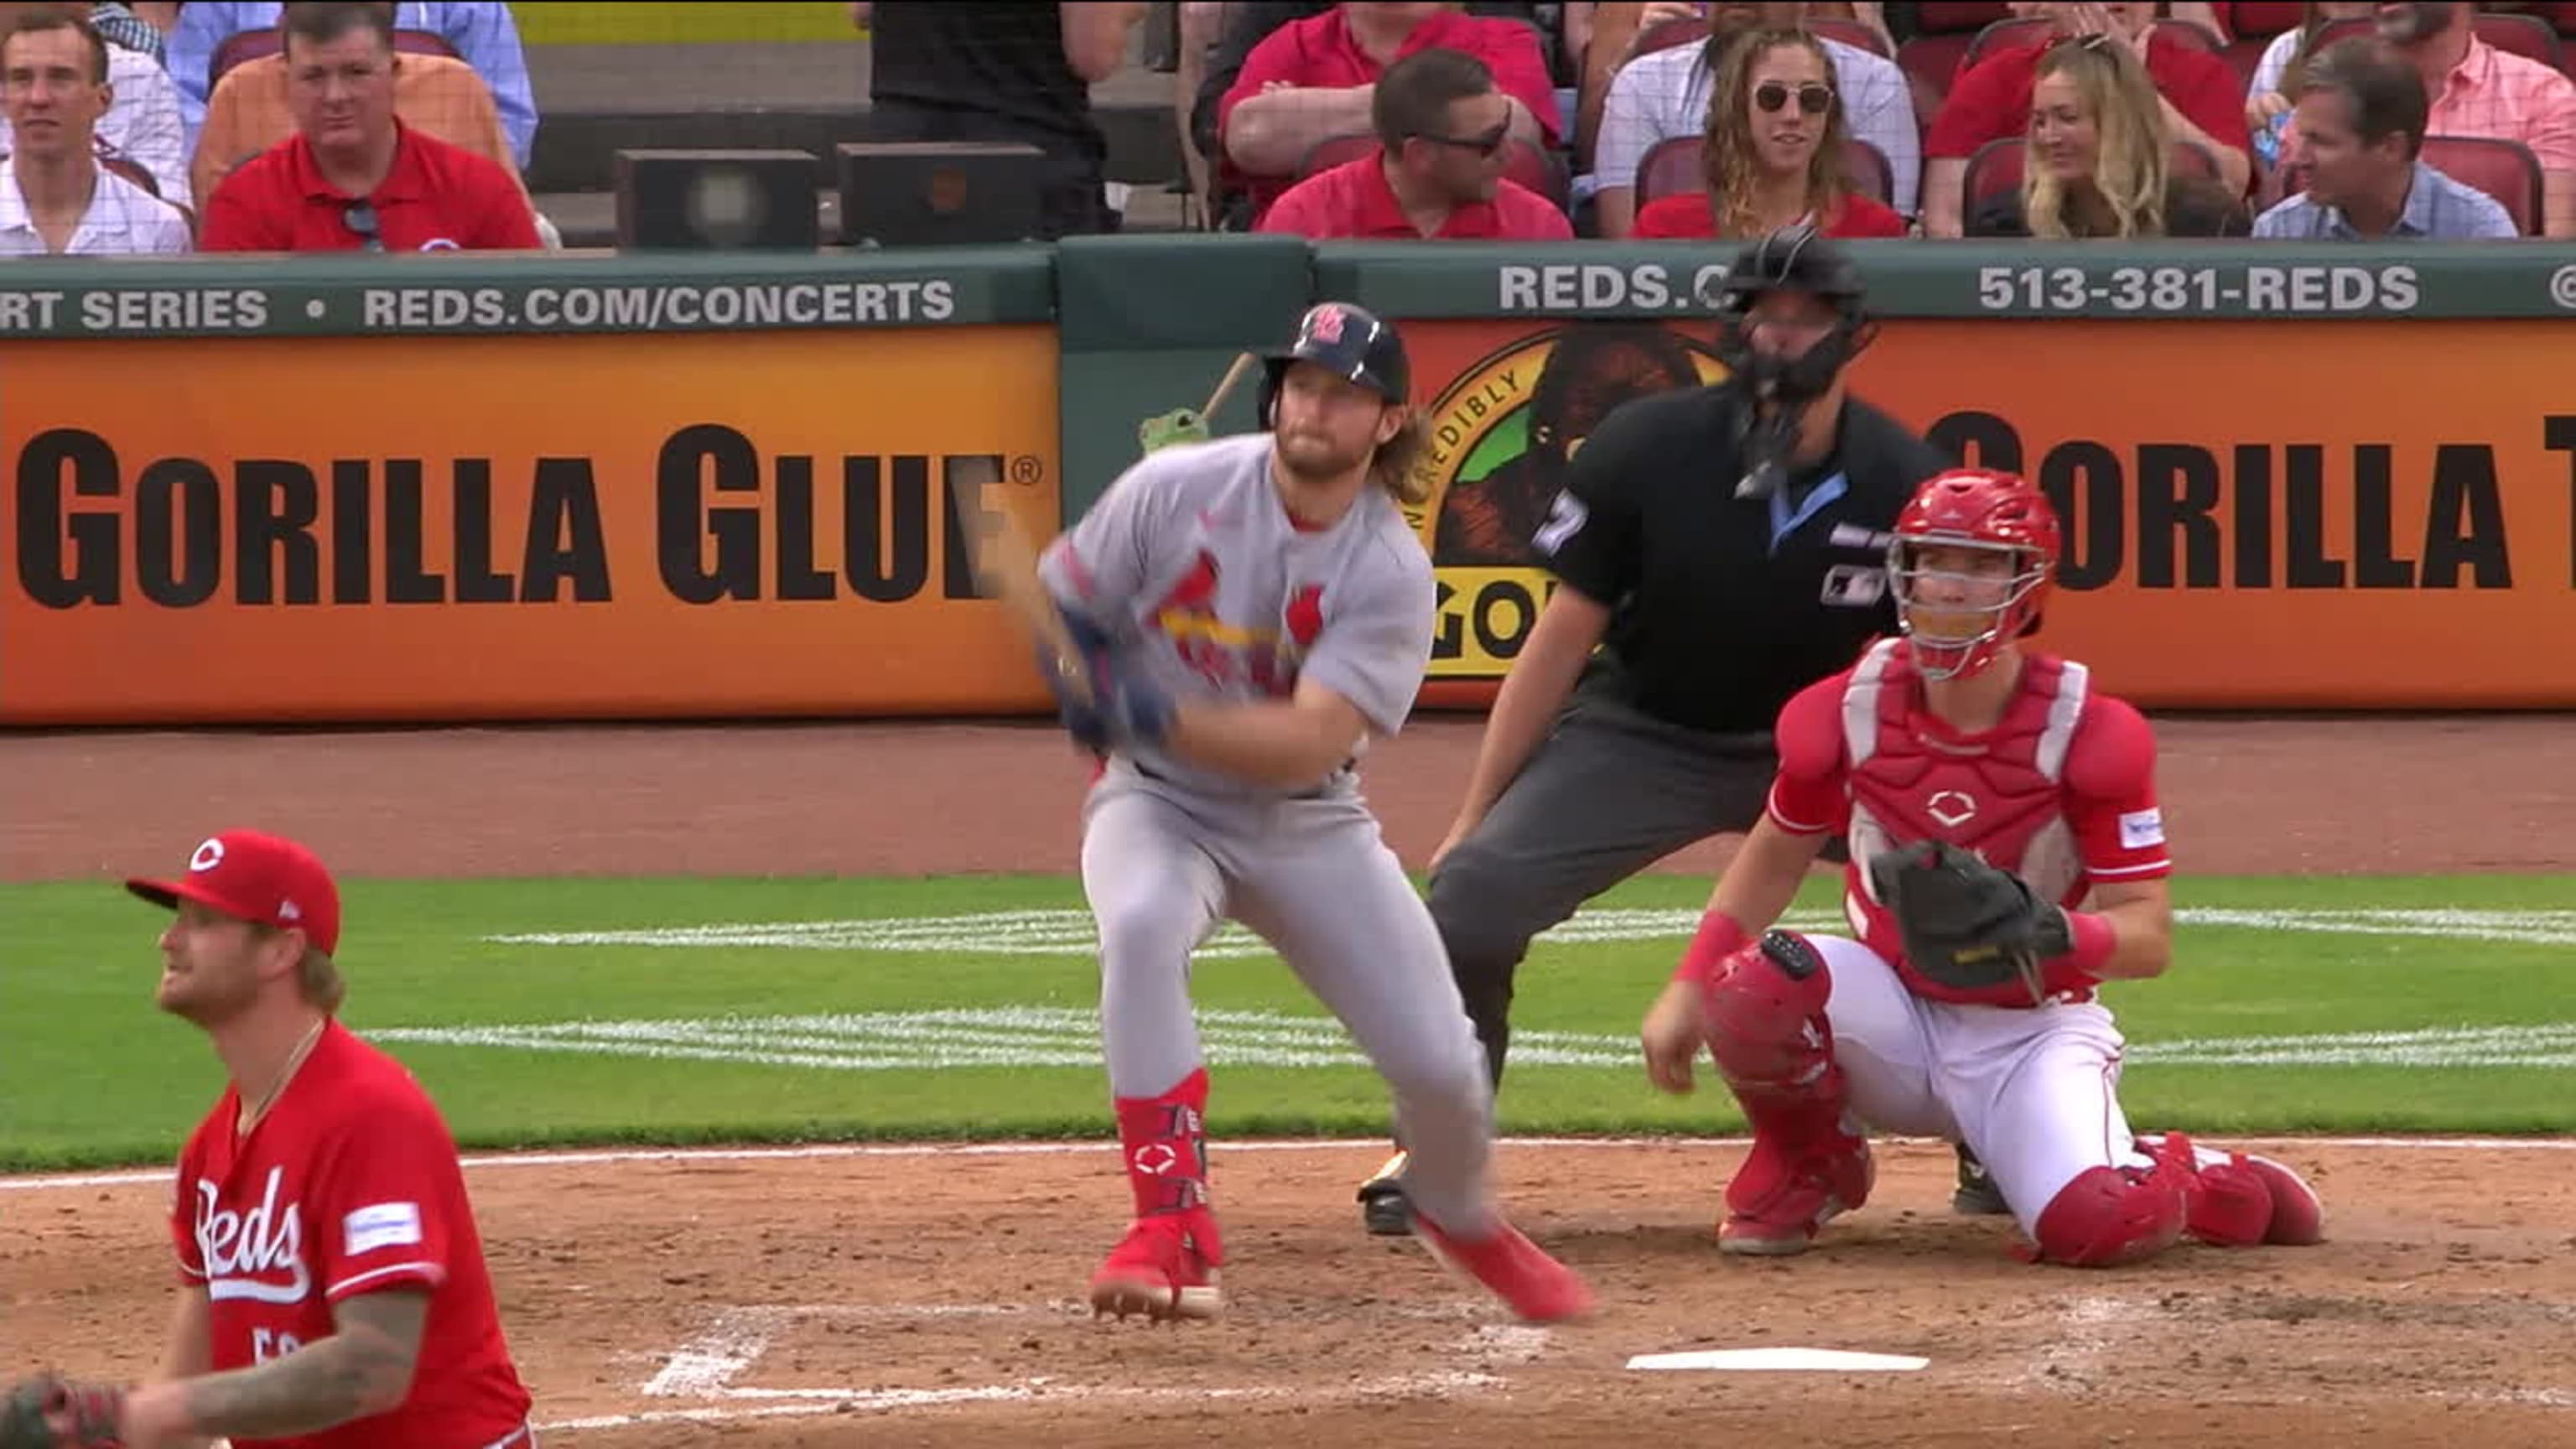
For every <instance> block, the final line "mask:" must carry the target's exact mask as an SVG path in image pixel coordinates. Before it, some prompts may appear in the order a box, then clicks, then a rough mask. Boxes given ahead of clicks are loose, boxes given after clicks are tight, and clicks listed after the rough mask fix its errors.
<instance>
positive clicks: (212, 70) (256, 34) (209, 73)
mask: <svg viewBox="0 0 2576 1449" xmlns="http://www.w3.org/2000/svg"><path fill="white" fill-rule="evenodd" d="M285 48H286V33H285V32H284V31H282V30H280V29H279V28H278V27H276V26H274V25H263V26H261V27H260V28H258V29H257V30H236V31H234V32H233V33H232V34H230V35H227V36H225V37H224V39H223V43H222V44H220V45H217V46H216V47H215V58H214V60H213V61H212V62H211V63H210V64H209V65H208V66H207V67H206V87H207V90H208V92H209V93H212V91H213V89H214V84H215V82H217V81H219V80H222V79H223V78H224V72H226V71H228V70H231V69H232V68H233V67H235V66H237V65H240V64H242V63H244V62H245V61H253V60H258V59H260V58H261V57H263V56H270V55H276V54H279V53H280V52H282V51H284V50H285ZM394 49H395V50H396V51H397V52H400V53H401V54H404V55H440V56H445V57H447V58H448V59H449V60H461V59H463V57H461V56H459V55H458V54H457V53H456V47H455V46H453V45H450V44H448V43H447V37H446V36H443V35H440V34H439V33H438V32H436V31H434V30H397V31H395V32H394Z"/></svg>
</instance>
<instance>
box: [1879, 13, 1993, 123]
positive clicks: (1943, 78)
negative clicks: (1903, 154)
mask: <svg viewBox="0 0 2576 1449" xmlns="http://www.w3.org/2000/svg"><path fill="white" fill-rule="evenodd" d="M1976 39H1977V38H1976V36H1975V35H1974V34H1970V33H1962V32H1944V33H1941V34H1937V35H1918V36H1916V37H1914V38H1913V39H1912V40H1909V41H1907V42H1905V43H1904V44H1903V45H1900V46H1898V47H1897V48H1896V66H1897V69H1899V70H1902V71H1904V72H1905V83H1906V85H1907V86H1908V87H1909V88H1911V89H1912V90H1913V92H1914V121H1915V124H1916V125H1918V126H1921V127H1923V128H1925V129H1926V130H1929V129H1930V128H1931V125H1932V118H1933V117H1934V116H1937V115H1939V114H1940V113H1941V103H1942V102H1943V101H1944V100H1946V99H1948V98H1949V95H1950V83H1951V82H1952V81H1954V80H1957V79H1958V78H1959V69H1960V62H1962V61H1963V60H1965V59H1966V58H1967V54H1968V47H1969V46H1971V45H1974V44H1975V43H1976Z"/></svg>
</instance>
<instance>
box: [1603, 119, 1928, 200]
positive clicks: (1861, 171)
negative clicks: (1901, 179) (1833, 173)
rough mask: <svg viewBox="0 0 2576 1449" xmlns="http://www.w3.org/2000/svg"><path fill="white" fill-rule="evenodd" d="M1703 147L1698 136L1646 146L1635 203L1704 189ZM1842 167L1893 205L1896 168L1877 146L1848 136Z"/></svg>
mask: <svg viewBox="0 0 2576 1449" xmlns="http://www.w3.org/2000/svg"><path fill="white" fill-rule="evenodd" d="M1703 149H1704V148H1703V146H1702V143H1701V140H1700V138H1699V137H1697V136H1672V137H1668V138H1666V139H1664V140H1661V141H1657V142H1656V143H1655V144H1654V145H1653V146H1651V147H1649V148H1647V151H1646V154H1645V156H1644V158H1643V159H1641V160H1639V161H1638V163H1637V204H1638V205H1639V206H1644V205H1645V204H1646V203H1647V202H1649V201H1653V200H1655V199H1656V198H1657V197H1662V196H1673V195H1678V194H1681V193H1684V192H1692V191H1705V190H1707V189H1708V178H1707V175H1706V170H1707V168H1706V167H1704V166H1703V165H1702V164H1701V162H1700V157H1701V155H1702V152H1703ZM1843 169H1844V171H1845V172H1847V173H1848V174H1849V175H1850V177H1851V183H1852V189H1853V190H1855V191H1858V192H1860V193H1861V194H1862V195H1864V196H1868V197H1870V198H1872V199H1874V200H1876V201H1878V202H1879V203H1880V204H1882V205H1887V206H1893V205H1895V195H1896V171H1895V168H1894V167H1892V166H1890V165H1889V164H1888V161H1887V157H1886V155H1885V154H1884V153H1882V152H1881V151H1880V150H1879V149H1878V148H1877V147H1876V146H1873V145H1871V144H1870V143H1869V142H1867V141H1864V140H1861V139H1860V138H1858V137H1856V136H1855V137H1850V138H1847V139H1846V140H1845V141H1844V142H1843Z"/></svg>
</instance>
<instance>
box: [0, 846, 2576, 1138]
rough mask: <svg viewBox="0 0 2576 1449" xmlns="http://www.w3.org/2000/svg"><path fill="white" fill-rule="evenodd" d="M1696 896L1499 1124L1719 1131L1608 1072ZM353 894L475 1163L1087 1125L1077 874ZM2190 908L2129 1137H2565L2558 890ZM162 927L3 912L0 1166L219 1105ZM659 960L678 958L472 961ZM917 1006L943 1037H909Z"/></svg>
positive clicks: (5, 898)
mask: <svg viewBox="0 0 2576 1449" xmlns="http://www.w3.org/2000/svg"><path fill="white" fill-rule="evenodd" d="M1705 889H1706V883H1705V882H1704V881H1700V880H1697V879H1682V878H1647V879H1644V880H1640V881H1637V882H1633V883H1631V884H1629V885H1627V886H1625V887H1622V888H1621V889H1619V890H1618V891H1616V892H1613V893H1612V894H1611V895H1609V896H1607V897H1605V898H1603V899H1602V900H1601V901H1599V902H1597V903H1596V904H1595V905H1594V906H1593V907H1590V908H1588V909H1587V910H1586V912H1585V913H1584V914H1583V915H1582V916H1578V917H1577V919H1576V921H1575V922H1574V923H1573V924H1572V925H1571V926H1569V927H1568V928H1567V930H1566V931H1565V932H1564V933H1562V935H1561V937H1559V938H1551V939H1548V940H1544V941H1542V942H1541V943H1540V945H1539V947H1538V948H1537V950H1536V951H1535V952H1534V954H1533V956H1532V959H1531V961H1530V963H1529V965H1528V966H1527V967H1526V968H1524V972H1523V977H1522V985H1521V990H1520V997H1519V1002H1518V1005H1517V1007H1516V1010H1515V1014H1514V1025H1515V1031H1516V1036H1515V1043H1516V1044H1515V1051H1514V1058H1513V1061H1514V1066H1513V1071H1512V1075H1511V1078H1510V1080H1509V1082H1508V1084H1507V1089H1506V1091H1505V1092H1504V1094H1503V1101H1502V1108H1503V1119H1504V1125H1505V1127H1506V1128H1507V1129H1508V1130H1511V1131H1515V1132H1581V1133H1613V1132H1702V1131H1717V1130H1724V1131H1734V1130H1737V1129H1738V1128H1740V1126H1741V1118H1740V1117H1739V1116H1738V1115H1737V1114H1736V1113H1735V1111H1734V1110H1733V1106H1732V1103H1731V1102H1730V1101H1729V1099H1728V1098H1727V1097H1726V1095H1725V1093H1724V1091H1723V1089H1722V1088H1718V1087H1715V1086H1714V1085H1713V1084H1710V1085H1704V1086H1703V1089H1702V1092H1701V1094H1700V1095H1699V1096H1698V1097H1696V1098H1694V1099H1691V1100H1688V1101H1676V1100H1673V1099H1669V1098H1665V1097H1661V1096H1658V1095H1657V1094H1655V1093H1653V1092H1652V1091H1651V1090H1649V1089H1648V1088H1647V1086H1646V1085H1645V1082H1644V1079H1643V1075H1642V1073H1641V1072H1640V1071H1639V1070H1638V1068H1637V1067H1636V1065H1635V1064H1634V1060H1633V1057H1634V1045H1633V1044H1634V1033H1635V1029H1636V1023H1637V1018H1638V1015H1639V1013H1640V1011H1641V1010H1642V1009H1643V1007H1644V1006H1645V1004H1646V1002H1647V1001H1648V1000H1649V999H1650V998H1651V997H1652V995H1653V994H1654V991H1655V990H1656V988H1657V987H1658V986H1659V985H1660V983H1661V982H1662V981H1663V979H1664V977H1665V975H1666V973H1667V972H1668V970H1669V969H1670V963H1671V961H1672V959H1673V957H1674V954H1675V953H1676V952H1677V951H1678V949H1679V947H1680V944H1681V940H1682V937H1683V936H1684V935H1685V934H1686V933H1687V922H1688V920H1689V917H1690V914H1691V912H1692V911H1693V910H1695V908H1696V906H1697V904H1698V903H1699V901H1700V899H1701V898H1702V894H1703V892H1704V891H1705ZM347 892H348V902H347V914H348V926H347V933H346V939H345V940H344V941H343V943H342V948H341V951H340V957H341V960H342V962H343V964H344V965H345V967H346V968H347V971H348V974H349V977H350V980H351V994H350V1000H349V1004H348V1007H347V1010H346V1013H345V1015H346V1019H347V1020H348V1022H349V1023H350V1024H351V1025H352V1026H353V1027H355V1028H357V1029H358V1030H360V1031H362V1032H365V1033H369V1034H371V1035H377V1036H378V1037H379V1038H380V1039H382V1040H384V1041H385V1043H386V1045H387V1046H388V1047H389V1048H390V1049H391V1050H392V1051H394V1052H395V1054H396V1055H398V1056H400V1057H401V1058H402V1059H403V1060H404V1061H406V1062H408V1063H410V1064H411V1065H412V1067H413V1068H414V1069H415V1070H416V1071H417V1072H418V1073H419V1074H420V1076H421V1079H422V1080H423V1081H424V1082H425V1083H427V1084H428V1086H429V1087H430V1089H431V1090H432V1091H433V1092H434V1093H435V1094H436V1095H437V1097H438V1098H439V1100H440V1101H441V1103H442V1104H443V1105H444V1106H445V1108H446V1110H447V1112H448V1115H449V1119H450V1121H451V1122H452V1123H453V1125H454V1127H455V1129H456V1132H457V1135H458V1136H459V1138H460V1139H462V1140H463V1141H464V1142H466V1143H467V1144H468V1145H475V1146H486V1147H491V1146H509V1145H533V1144H566V1143H577V1142H599V1141H665V1142H689V1141H703V1140H714V1139H723V1140H782V1139H783V1140H812V1139H868V1138H877V1139H885V1138H920V1137H983V1136H997V1135H1013V1136H1018V1135H1028V1136H1058V1135H1084V1136H1091V1135H1098V1134H1101V1133H1104V1132H1105V1131H1106V1130H1107V1122H1108V1116H1107V1101H1106V1086H1105V1082H1104V1078H1103V1075H1102V1072H1101V1069H1100V1065H1099V1058H1098V1045H1097V1038H1096V1031H1095V1028H1094V1026H1093V1024H1092V1022H1091V1020H1090V1013H1091V1009H1092V1007H1093V1006H1094V1005H1095V1003H1096V1001H1097V987H1096V977H1095V968H1094V966H1093V963H1092V961H1091V958H1090V956H1089V954H1088V944H1087V943H1088V928H1087V919H1086V918H1085V917H1083V916H1082V915H1081V914H1080V906H1081V896H1080V893H1079V889H1078V887H1077V886H1076V884H1075V883H1074V882H1072V881H1070V880H1064V879H1053V878H1026V877H1020V878H1013V877H976V878H956V879H933V880H806V879H798V880H704V879H687V880H562V881H485V882H437V883H427V882H403V881H356V882H352V883H350V884H349V886H348V887H347ZM1831 903H1832V895H1831V893H1830V891H1828V890H1825V889H1823V888H1822V887H1821V885H1820V886H1819V887H1818V888H1816V889H1812V890H1810V892H1809V893H1808V895H1807V897H1806V898H1805V899H1804V900H1803V901H1802V903H1801V907H1800V910H1801V911H1802V912H1804V913H1806V914H1807V915H1808V916H1809V917H1810V918H1812V919H1816V920H1817V921H1818V923H1819V924H1821V923H1822V921H1821V917H1822V914H1823V912H1824V911H1826V910H1827V909H1829V908H1830V906H1831ZM2179 903H2180V904H2181V905H2182V906H2183V907H2184V909H2185V910H2186V912H2188V913H2196V918H2195V919H2192V920H2189V921H2187V923H2186V924H2185V926H2184V927H2183V931H2182V944H2181V958H2180V961H2179V964H2178V965H2177V967H2176V968H2175V970H2174V971H2173V973H2172V974H2170V975H2169V976H2167V977H2166V978H2165V979H2163V980H2161V981H2156V982H2148V983H2133V984H2125V985H2120V986H2115V987H2113V988H2112V989H2111V992H2110V995H2109V999H2110V1001H2111V1003H2112V1004H2113V1006H2114V1007H2115V1008H2116V1009H2117V1010H2118V1011H2119V1013H2120V1016H2121V1020H2122V1024H2123V1026H2124V1027H2125V1029H2126V1030H2127V1032H2128V1035H2129V1038H2130V1041H2131V1047H2132V1059H2131V1062H2130V1065H2129V1067H2128V1076H2127V1080H2126V1084H2125V1089H2124V1096H2125V1098H2126V1100H2127V1101H2128V1103H2129V1106H2130V1110H2131V1114H2132V1116H2133V1118H2135V1119H2136V1120H2137V1121H2138V1122H2139V1123H2140V1124H2141V1125H2142V1126H2148V1125H2153V1126H2175V1127H2182V1128H2187V1129H2194V1130H2200V1131H2206V1132H2220V1133H2226V1132H2237V1133H2256V1132H2263V1133H2270V1132H2288V1131H2309V1130H2322V1131H2343V1132H2366V1131H2379V1130H2386V1131H2445V1132H2454V1131H2456V1132H2471V1131H2476V1132H2488V1131H2492V1132H2508V1133H2536V1132H2556V1131H2563V1130H2566V1129H2567V1128H2568V1127H2569V1126H2570V1113H2569V1110H2568V1108H2567V1106H2566V1098H2567V1090H2568V1087H2569V1084H2570V1080H2571V1078H2570V1075H2569V1069H2570V1067H2571V1066H2576V952H2571V951H2570V949H2569V947H2570V945H2576V880H2571V879H2570V878H2567V877H2528V876H2526V877H2451V878H2439V879H2386V878H2376V879H2323V880H2320V879H2297V880H2289V879H2279V880H2274V879H2259V880H2258V879H2239V880H2193V881H2187V882H2184V883H2182V884H2181V885H2180V887H2179ZM2363 912H2381V913H2395V914H2384V915H2379V916H2375V917H2374V916H2364V915H2356V914H2352V913H2363ZM2432 912H2449V913H2451V914H2450V915H2448V916H2434V915H2430V914H2427V913H2432ZM994 913H1018V914H1015V915H996V914H994ZM2211 913H2216V914H2215V915H2214V916H2213V915H2212V914H2211ZM2229 913H2234V914H2229ZM2284 913H2287V914H2284ZM2336 913H2342V914H2336ZM159 925H160V918H159V916H158V913H156V912H155V911H154V910H152V908H150V907H148V906H146V905H144V904H143V903H141V902H139V901H135V900H133V899H132V898H130V897H128V896H126V895H125V894H124V892H123V891H122V890H120V889H118V888H116V887H115V886H113V885H108V884H79V885H72V884H49V885H13V886H5V887H0V962H5V963H6V977H5V980H6V989H5V992H0V1008H5V1014H0V1169H10V1170H24V1169H31V1168H46V1167H62V1166H76V1165H109V1164H122V1163H135V1162H157V1161H161V1160H163V1159H165V1158H167V1157H168V1156H169V1155H170V1154H171V1153H172V1152H174V1151H175V1150H176V1148H177V1145H178V1143H179V1141H180V1139H181V1138H182V1136H184V1134H185V1132H186V1130H187V1128H188V1127H189V1126H191V1125H192V1124H193V1123H194V1121H195V1120H196V1118H197V1117H198V1116H199V1115H200V1114H202V1112H203V1111H204V1110H205V1108H206V1107H207V1105H208V1104H209V1103H210V1102H211V1101H212V1099H213V1096H214V1094H215V1093H216V1092H217V1091H218V1090H220V1077H219V1072H218V1069H217V1067H216V1065H215V1062H214V1060H213V1057H212V1055H211V1053H210V1052H209V1051H208V1050H207V1048H206V1046H205V1043H204V1040H203V1038H202V1037H200V1036H199V1035H198V1034H197V1033H196V1032H195V1031H194V1030H193V1029H191V1028H189V1027H187V1026H186V1025H184V1024H183V1023H180V1022H176V1021H173V1020H169V1019H165V1018H163V1017H161V1016H159V1015H158V1014H157V1013H156V1012H155V1011H154V1010H153V1008H152V1006H151V1000H150V998H151V989H152V982H153V978H154V976H155V975H156V973H157V971H158V958H157V955H156V952H155V950H154V947H153V936H154V934H155V933H156V932H157V931H158V929H159ZM708 927H723V928H726V929H722V930H715V931H709V930H707V929H705V928H708ZM654 931H659V932H664V933H676V932H684V931H687V932H694V934H693V935H691V936H687V937H682V936H678V935H671V934H666V935H663V936H660V937H654V938H652V939H653V940H655V941H657V942H661V943H662V944H643V943H640V942H639V941H637V940H634V939H627V940H618V939H609V940H580V941H575V942H572V943H563V942H561V941H555V942H552V943H541V942H535V941H525V940H523V941H496V940H494V939H491V938H494V937H503V936H532V935H533V936H545V937H552V938H561V937H592V936H597V935H599V934H601V933H620V932H623V933H635V932H654ZM1005 947H1007V948H1009V949H1003V948H1005ZM1197 981H1198V985H1197V997H1198V1000H1199V1003H1200V1005H1201V1008H1202V1011H1203V1013H1205V1020H1204V1021H1203V1026H1204V1027H1205V1029H1206V1033H1207V1036H1208V1040H1209V1045H1210V1054H1211V1056H1212V1057H1213V1058H1214V1060H1215V1062H1216V1078H1217V1081H1216V1091H1215V1096H1214V1100H1213V1101H1212V1103H1211V1108H1210V1116H1211V1119H1212V1126H1213V1127H1214V1129H1215V1130H1216V1131H1218V1132H1219V1133H1221V1134H1226V1135H1238V1136H1239V1135H1250V1134H1260V1133H1307V1132H1323V1133H1350V1134H1373V1133H1376V1132H1379V1131H1382V1130H1383V1128H1384V1125H1385V1099H1384V1094H1383V1091H1382V1090H1381V1089H1380V1087H1379V1086H1378V1084H1377V1082H1376V1079H1375V1078H1374V1076H1372V1075H1371V1074H1370V1073H1369V1072H1368V1071H1367V1070H1366V1069H1365V1068H1363V1067H1360V1066H1357V1065H1354V1064H1352V1063H1351V1061H1350V1060H1349V1047H1348V1043H1347V1041H1346V1040H1345V1039H1343V1038H1342V1037H1341V1036H1340V1034H1339V1032H1338V1029H1337V1028H1334V1027H1333V1026H1332V1025H1331V1024H1330V1023H1329V1021H1325V1020H1323V1019H1322V1012H1321V1010H1320V1008H1318V1007H1317V1006H1315V1005H1314V1003H1313V1002H1312V1001H1311V1000H1310V999H1309V998H1307V997H1306V996H1305V995H1304V993H1303V992H1302V990H1300V989H1299V988H1298V986H1297V985H1296V983H1295V982H1294V980H1293V979H1292V978H1291V977H1290V976H1289V975H1288V974H1287V972H1286V970H1285V969H1284V968H1283V967H1282V966H1281V965H1280V964H1279V963H1278V962H1277V961H1276V960H1275V959H1273V958H1271V957H1269V956H1268V955H1267V953H1265V952H1262V951H1260V950H1259V948H1258V947H1257V946H1256V945H1254V944H1253V943H1250V942H1249V941H1248V940H1246V939H1244V938H1241V937H1238V936H1227V937H1220V938H1219V940H1218V941H1217V942H1216V943H1215V949H1214V951H1213V952H1212V953H1210V954H1209V955H1207V956H1206V957H1205V958H1204V959H1202V961H1201V963H1200V965H1199V967H1198V972H1197ZM934 1012H946V1013H952V1015H950V1016H947V1017H935V1016H931V1017H926V1016H923V1015H921V1014H922V1013H934ZM959 1013H962V1014H959ZM583 1023H589V1025H587V1026H584V1025H582V1024H583ZM2279 1038H2296V1039H2297V1040H2292V1041H2286V1042H2285V1041H2280V1040H2277V1039H2279ZM647 1052H651V1053H657V1054H652V1055H648V1054H644V1053H647Z"/></svg>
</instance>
